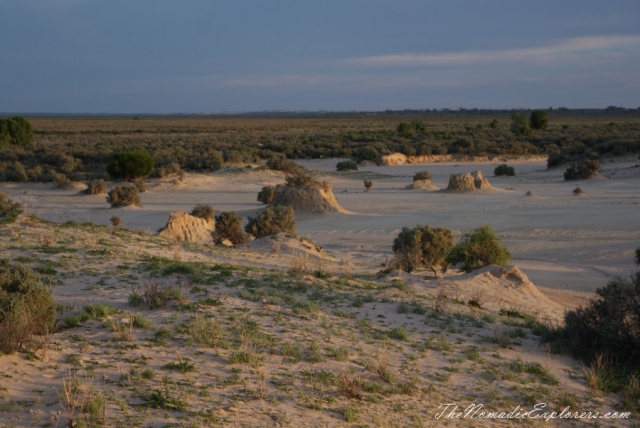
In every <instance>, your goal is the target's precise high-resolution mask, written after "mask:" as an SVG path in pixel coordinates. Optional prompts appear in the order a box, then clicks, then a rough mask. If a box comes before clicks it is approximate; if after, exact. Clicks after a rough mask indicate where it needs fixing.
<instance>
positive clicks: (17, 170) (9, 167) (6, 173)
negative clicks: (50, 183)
mask: <svg viewBox="0 0 640 428" xmlns="http://www.w3.org/2000/svg"><path fill="white" fill-rule="evenodd" d="M28 179H29V177H28V176H27V172H26V170H25V169H24V166H23V165H22V164H21V163H20V162H17V161H13V162H2V164H0V180H2V181H15V182H23V181H27V180H28Z"/></svg>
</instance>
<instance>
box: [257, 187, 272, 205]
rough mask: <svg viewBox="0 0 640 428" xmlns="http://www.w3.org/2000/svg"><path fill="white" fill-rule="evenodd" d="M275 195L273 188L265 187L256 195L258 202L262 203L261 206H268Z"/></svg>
mask: <svg viewBox="0 0 640 428" xmlns="http://www.w3.org/2000/svg"><path fill="white" fill-rule="evenodd" d="M275 195H276V188H275V187H273V186H265V187H263V188H262V190H261V191H260V192H259V193H258V202H262V203H263V204H270V203H271V202H272V201H273V198H274V196H275Z"/></svg>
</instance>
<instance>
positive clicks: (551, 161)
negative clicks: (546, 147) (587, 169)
mask: <svg viewBox="0 0 640 428" xmlns="http://www.w3.org/2000/svg"><path fill="white" fill-rule="evenodd" d="M564 161H565V158H564V155H563V154H562V153H551V154H550V155H549V157H548V158H547V168H553V167H554V166H558V165H562V163H563V162H564Z"/></svg>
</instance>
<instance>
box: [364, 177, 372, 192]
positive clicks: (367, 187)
mask: <svg viewBox="0 0 640 428" xmlns="http://www.w3.org/2000/svg"><path fill="white" fill-rule="evenodd" d="M372 187H373V182H372V181H371V180H364V188H365V192H368V191H369V190H371V188H372Z"/></svg>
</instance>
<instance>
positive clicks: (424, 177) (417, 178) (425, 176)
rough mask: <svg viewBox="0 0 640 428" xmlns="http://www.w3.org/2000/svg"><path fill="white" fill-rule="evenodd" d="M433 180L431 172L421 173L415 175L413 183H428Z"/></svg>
mask: <svg viewBox="0 0 640 428" xmlns="http://www.w3.org/2000/svg"><path fill="white" fill-rule="evenodd" d="M426 180H431V174H429V171H419V172H416V173H415V174H414V175H413V181H414V182H415V181H426Z"/></svg>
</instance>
